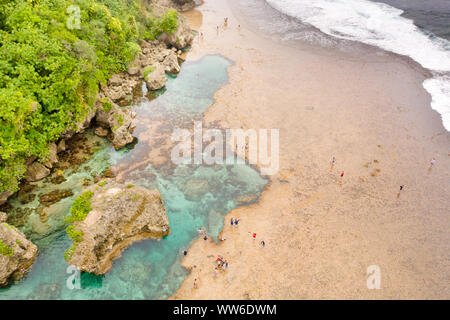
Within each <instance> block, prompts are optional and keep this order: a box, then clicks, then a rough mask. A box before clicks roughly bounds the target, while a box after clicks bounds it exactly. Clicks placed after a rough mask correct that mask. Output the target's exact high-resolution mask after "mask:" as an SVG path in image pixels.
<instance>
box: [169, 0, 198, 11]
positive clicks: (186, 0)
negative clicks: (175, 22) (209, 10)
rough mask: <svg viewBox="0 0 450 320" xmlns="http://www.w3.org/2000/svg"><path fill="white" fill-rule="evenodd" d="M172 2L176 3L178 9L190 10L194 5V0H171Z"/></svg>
mask: <svg viewBox="0 0 450 320" xmlns="http://www.w3.org/2000/svg"><path fill="white" fill-rule="evenodd" d="M173 3H174V4H176V5H178V8H179V10H180V11H187V10H191V9H193V8H194V7H195V6H196V3H195V1H194V0H173Z"/></svg>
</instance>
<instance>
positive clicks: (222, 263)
mask: <svg viewBox="0 0 450 320" xmlns="http://www.w3.org/2000/svg"><path fill="white" fill-rule="evenodd" d="M227 268H228V261H227V260H224V259H223V256H222V255H218V256H217V267H216V270H219V271H220V270H222V271H225V270H226V269H227Z"/></svg>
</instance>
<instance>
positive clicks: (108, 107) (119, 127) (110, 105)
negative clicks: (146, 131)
mask: <svg viewBox="0 0 450 320" xmlns="http://www.w3.org/2000/svg"><path fill="white" fill-rule="evenodd" d="M97 104H99V105H98V107H97V114H96V116H95V121H96V122H97V124H99V125H100V126H101V127H102V128H103V130H102V129H100V128H97V129H96V130H95V133H96V134H97V135H99V136H104V135H105V136H107V137H108V139H109V140H110V141H111V143H112V144H113V146H114V148H115V149H116V150H118V149H121V148H123V147H125V146H126V145H127V144H129V143H131V142H133V140H134V137H133V132H134V129H135V128H136V125H135V124H134V123H133V119H132V117H131V114H130V113H129V112H128V111H125V110H122V109H121V108H120V107H119V106H118V105H116V104H115V103H114V102H112V101H110V100H109V99H108V98H107V97H105V96H104V95H103V94H102V93H100V94H99V99H98V101H97ZM108 128H109V129H110V131H108V130H107V129H108Z"/></svg>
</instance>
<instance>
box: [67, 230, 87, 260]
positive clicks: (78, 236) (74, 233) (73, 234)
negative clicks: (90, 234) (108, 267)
mask: <svg viewBox="0 0 450 320" xmlns="http://www.w3.org/2000/svg"><path fill="white" fill-rule="evenodd" d="M66 232H67V235H68V236H69V238H71V239H72V241H73V244H72V246H71V247H70V248H69V249H67V250H66V251H65V252H64V259H65V260H66V261H69V260H70V259H71V258H72V255H73V253H74V252H75V249H76V248H77V245H78V244H79V243H80V242H81V241H83V235H84V234H83V231H79V230H77V229H76V228H75V227H74V226H68V227H67V228H66Z"/></svg>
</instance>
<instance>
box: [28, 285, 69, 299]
mask: <svg viewBox="0 0 450 320" xmlns="http://www.w3.org/2000/svg"><path fill="white" fill-rule="evenodd" d="M61 289H62V288H61V286H60V285H59V284H57V283H40V284H39V285H37V286H36V287H35V288H34V289H33V291H32V292H31V293H30V294H29V295H28V296H27V300H56V299H59V298H60V297H61Z"/></svg>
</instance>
